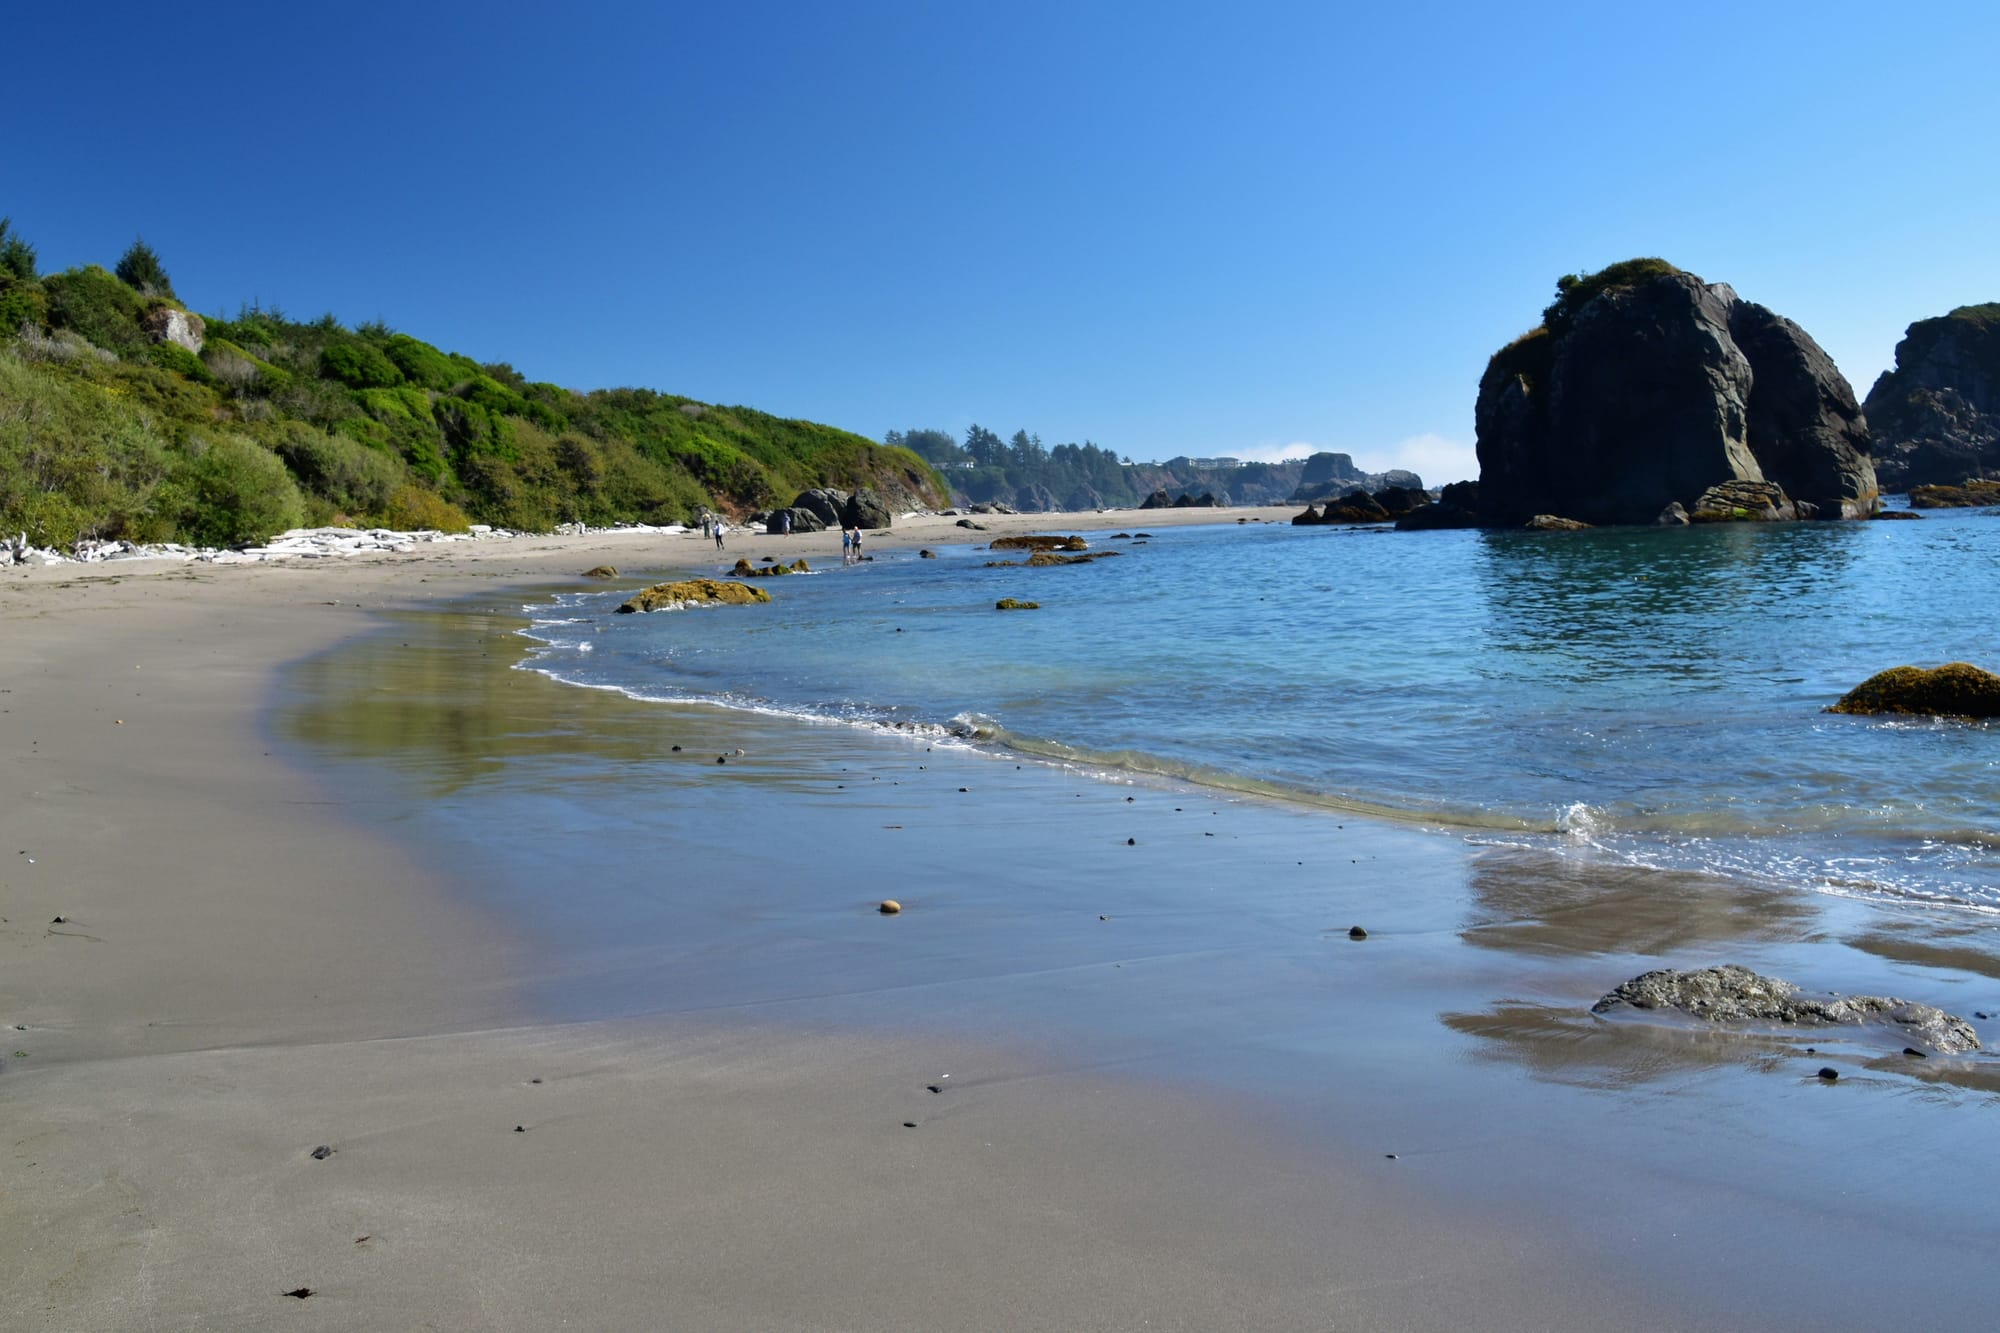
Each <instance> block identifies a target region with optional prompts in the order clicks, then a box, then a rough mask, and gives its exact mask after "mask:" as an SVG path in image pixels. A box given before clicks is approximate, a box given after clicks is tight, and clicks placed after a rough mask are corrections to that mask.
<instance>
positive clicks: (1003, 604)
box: [993, 597, 1042, 611]
mask: <svg viewBox="0 0 2000 1333" xmlns="http://www.w3.org/2000/svg"><path fill="white" fill-rule="evenodd" d="M993 609H994V610H995V611H1039V610H1041V609H1042V604H1041V603H1040V602H1023V601H1020V600H1019V599H1017V598H1013V597H1002V598H1001V599H1000V600H999V601H997V602H995V603H993Z"/></svg>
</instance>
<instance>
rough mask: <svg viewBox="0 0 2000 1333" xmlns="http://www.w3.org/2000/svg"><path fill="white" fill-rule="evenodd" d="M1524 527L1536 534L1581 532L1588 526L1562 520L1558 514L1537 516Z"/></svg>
mask: <svg viewBox="0 0 2000 1333" xmlns="http://www.w3.org/2000/svg"><path fill="white" fill-rule="evenodd" d="M1524 526H1526V527H1528V528H1531V529H1532V530H1534V531H1536V532H1582V531H1583V530H1585V529H1586V528H1588V527H1589V526H1590V524H1588V523H1585V522H1583V521H1582V520H1580V519H1574V518H1563V517H1561V516H1560V515H1558V514H1537V515H1535V516H1534V517H1533V518H1531V519H1529V520H1528V521H1527V523H1526V524H1525V525H1524Z"/></svg>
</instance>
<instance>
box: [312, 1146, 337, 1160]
mask: <svg viewBox="0 0 2000 1333" xmlns="http://www.w3.org/2000/svg"><path fill="white" fill-rule="evenodd" d="M331 1156H333V1148H332V1146H331V1145H330V1144H325V1143H322V1144H320V1145H319V1147H317V1148H314V1149H313V1150H312V1158H313V1160H314V1161H315V1162H324V1161H325V1160H326V1159H327V1158H329V1157H331Z"/></svg>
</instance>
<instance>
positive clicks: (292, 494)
mask: <svg viewBox="0 0 2000 1333" xmlns="http://www.w3.org/2000/svg"><path fill="white" fill-rule="evenodd" d="M159 507H160V510H161V512H162V513H165V514H168V515H170V516H171V517H172V518H173V521H174V526H175V527H176V528H177V529H178V530H179V531H180V532H181V534H182V535H183V536H184V537H185V538H186V539H187V540H189V541H192V542H195V543H197V544H200V545H203V546H229V545H233V544H235V543H237V542H249V541H262V540H263V539H265V538H267V537H270V536H272V535H274V534H276V533H280V532H283V531H285V530H286V529H287V528H295V527H297V526H299V524H301V523H303V522H304V521H305V503H304V501H303V499H302V498H301V497H300V495H299V488H298V485H297V483H295V482H294V481H293V480H292V474H291V473H289V472H287V471H286V470H285V465H284V463H282V462H280V461H279V459H278V456H277V455H276V454H274V453H272V452H271V451H270V450H268V449H265V448H263V447H262V446H260V445H257V444H254V443H252V442H251V441H249V440H246V439H243V438H241V437H240V436H235V435H223V436H218V437H217V438H215V439H214V440H210V441H200V442H196V443H195V444H193V445H192V446H191V447H190V448H189V450H188V452H187V455H186V457H185V460H184V461H183V463H182V464H181V466H180V467H179V468H178V469H177V470H176V471H175V472H174V474H173V475H172V477H171V478H169V480H168V481H167V483H166V484H165V485H163V486H162V487H161V488H160V500H159Z"/></svg>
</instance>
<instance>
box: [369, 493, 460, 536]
mask: <svg viewBox="0 0 2000 1333" xmlns="http://www.w3.org/2000/svg"><path fill="white" fill-rule="evenodd" d="M382 522H383V523H384V525H386V526H388V527H391V528H394V529H395V530H396V531H398V532H424V531H432V530H435V531H437V532H464V531H465V530H466V529H467V528H470V527H471V526H472V524H471V523H470V522H469V521H468V520H467V519H466V517H465V513H464V511H463V510H461V509H459V507H458V506H457V505H454V504H452V503H451V502H450V501H449V500H446V499H445V498H444V497H443V496H442V495H439V494H438V493H437V492H436V491H427V490H425V489H424V488H423V487H421V486H399V487H398V488H397V489H396V491H395V493H394V494H393V495H391V496H390V497H389V503H388V504H387V505H385V506H384V507H383V510H382Z"/></svg>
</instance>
